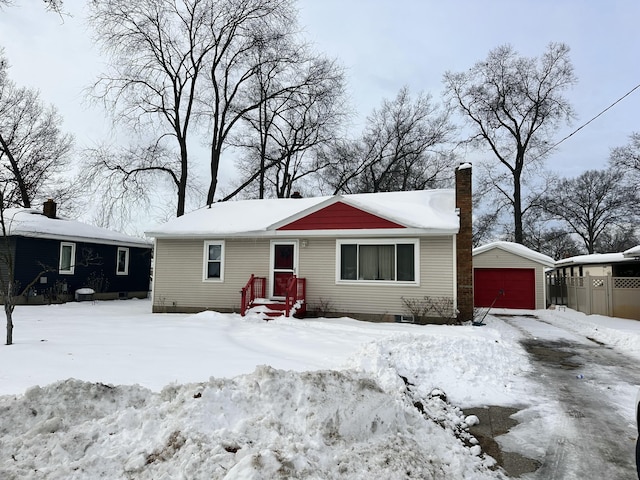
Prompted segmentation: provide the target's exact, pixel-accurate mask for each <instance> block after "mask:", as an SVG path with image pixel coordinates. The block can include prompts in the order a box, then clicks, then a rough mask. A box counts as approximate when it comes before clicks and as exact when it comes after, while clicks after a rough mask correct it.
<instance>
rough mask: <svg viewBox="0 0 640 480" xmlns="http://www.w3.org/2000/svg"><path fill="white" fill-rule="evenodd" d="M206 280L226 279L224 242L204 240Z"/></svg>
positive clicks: (218, 280) (219, 280) (217, 280)
mask: <svg viewBox="0 0 640 480" xmlns="http://www.w3.org/2000/svg"><path fill="white" fill-rule="evenodd" d="M203 279H204V280H206V281H214V282H221V281H223V280H224V242H223V241H208V242H204V278H203Z"/></svg>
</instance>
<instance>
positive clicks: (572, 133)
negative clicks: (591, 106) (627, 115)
mask: <svg viewBox="0 0 640 480" xmlns="http://www.w3.org/2000/svg"><path fill="white" fill-rule="evenodd" d="M638 88H640V83H639V84H638V85H636V86H635V87H633V88H632V89H631V90H629V91H628V92H627V93H625V94H624V95H623V96H621V97H620V98H619V99H617V100H616V101H615V102H613V103H612V104H611V105H609V106H608V107H607V108H605V109H604V110H602V111H601V112H600V113H599V114H597V115H596V116H595V117H593V118H592V119H590V120H589V121H587V122H585V123H583V124H582V125H580V126H579V127H578V128H576V129H575V130H574V131H573V132H571V133H570V134H569V135H567V136H566V137H564V138H563V139H562V140H560V141H559V142H557V143H555V144H554V145H552V146H550V147H549V148H547V149H546V150H545V151H544V152H542V153H541V154H540V155H539V156H538V157H542V156H544V155H546V154H547V153H548V152H550V151H551V150H553V149H554V148H556V147H557V146H558V145H560V144H561V143H562V142H564V141H565V140H567V139H568V138H571V137H572V136H574V135H575V134H576V133H578V132H579V131H580V130H582V129H583V128H584V127H586V126H587V125H589V124H590V123H591V122H593V121H594V120H595V119H597V118H598V117H600V116H601V115H602V114H604V113H605V112H607V111H608V110H610V109H611V108H613V107H614V106H616V105H617V104H618V103H620V102H621V101H622V100H624V99H625V98H627V97H628V96H629V95H631V94H632V93H633V92H635V91H636V90H637V89H638Z"/></svg>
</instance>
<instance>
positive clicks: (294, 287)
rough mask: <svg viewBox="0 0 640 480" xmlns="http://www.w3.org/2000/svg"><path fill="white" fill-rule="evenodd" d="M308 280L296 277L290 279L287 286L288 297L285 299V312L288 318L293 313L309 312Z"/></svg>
mask: <svg viewBox="0 0 640 480" xmlns="http://www.w3.org/2000/svg"><path fill="white" fill-rule="evenodd" d="M306 297H307V279H306V278H298V277H296V276H295V275H294V276H292V277H291V278H290V279H289V283H288V284H287V296H286V297H285V299H284V305H285V307H284V311H285V315H286V316H287V317H288V316H289V315H290V314H291V311H292V310H295V311H294V312H293V313H297V314H303V313H304V312H305V311H306V310H307V303H306Z"/></svg>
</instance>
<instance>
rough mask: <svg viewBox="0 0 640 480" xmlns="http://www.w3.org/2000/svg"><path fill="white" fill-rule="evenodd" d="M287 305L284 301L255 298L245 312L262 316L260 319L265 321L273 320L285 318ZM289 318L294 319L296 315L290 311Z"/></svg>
mask: <svg viewBox="0 0 640 480" xmlns="http://www.w3.org/2000/svg"><path fill="white" fill-rule="evenodd" d="M286 309H287V305H286V303H285V302H284V301H280V300H271V299H268V298H256V299H255V300H254V301H253V302H251V307H250V308H249V309H248V310H247V313H249V312H250V313H257V314H260V315H262V319H263V320H265V321H269V320H273V319H274V318H278V317H282V316H286ZM291 316H292V317H295V316H296V314H295V312H294V311H293V310H292V311H291Z"/></svg>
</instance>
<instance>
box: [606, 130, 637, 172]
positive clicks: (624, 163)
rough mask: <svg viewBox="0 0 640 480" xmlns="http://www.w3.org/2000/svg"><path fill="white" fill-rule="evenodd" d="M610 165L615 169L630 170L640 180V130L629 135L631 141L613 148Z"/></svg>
mask: <svg viewBox="0 0 640 480" xmlns="http://www.w3.org/2000/svg"><path fill="white" fill-rule="evenodd" d="M609 165H611V167H612V168H614V169H621V170H623V171H625V172H628V173H629V174H631V175H632V177H633V178H635V179H636V180H640V132H634V133H632V134H631V135H630V136H629V143H628V144H627V145H625V146H622V147H616V148H614V149H613V150H611V156H610V157H609Z"/></svg>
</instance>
